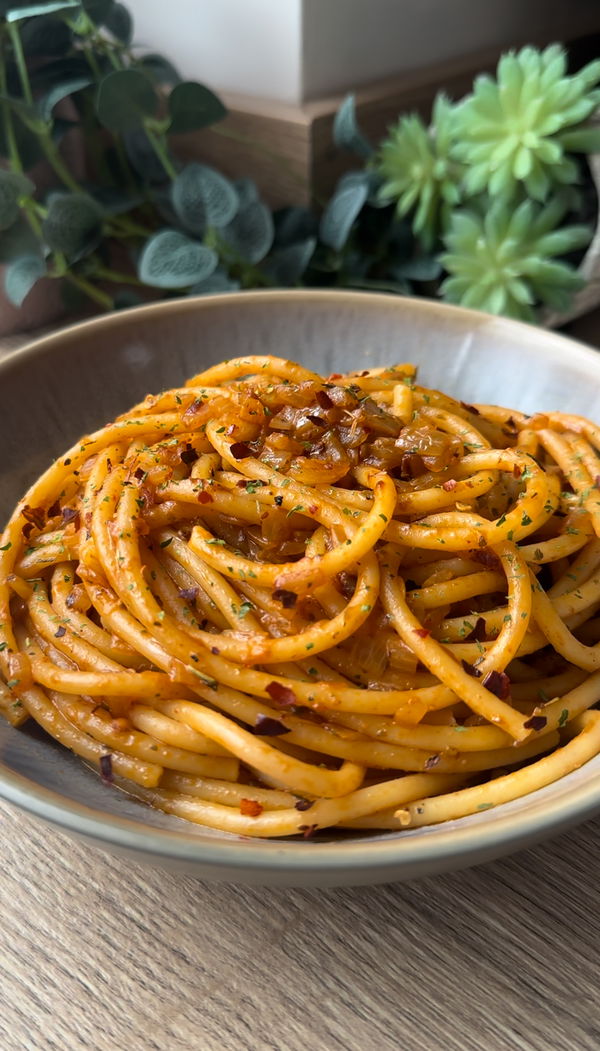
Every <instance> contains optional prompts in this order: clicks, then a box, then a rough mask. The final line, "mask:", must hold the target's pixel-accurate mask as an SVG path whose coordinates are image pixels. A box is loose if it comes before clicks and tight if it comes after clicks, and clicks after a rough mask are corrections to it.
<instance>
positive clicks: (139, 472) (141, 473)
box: [133, 467, 146, 482]
mask: <svg viewBox="0 0 600 1051" xmlns="http://www.w3.org/2000/svg"><path fill="white" fill-rule="evenodd" d="M133 477H134V478H137V480H138V482H142V481H143V480H144V478H145V477H146V472H145V470H144V468H143V467H137V468H136V469H135V471H134V472H133Z"/></svg>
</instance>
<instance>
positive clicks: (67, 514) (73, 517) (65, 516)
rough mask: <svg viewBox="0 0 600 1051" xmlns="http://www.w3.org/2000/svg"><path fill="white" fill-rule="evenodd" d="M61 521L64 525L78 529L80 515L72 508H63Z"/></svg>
mask: <svg viewBox="0 0 600 1051" xmlns="http://www.w3.org/2000/svg"><path fill="white" fill-rule="evenodd" d="M62 520H63V523H64V524H65V525H72V526H73V529H79V525H80V515H79V511H77V510H76V508H74V507H63V509H62Z"/></svg>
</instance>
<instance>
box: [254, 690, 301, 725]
mask: <svg viewBox="0 0 600 1051" xmlns="http://www.w3.org/2000/svg"><path fill="white" fill-rule="evenodd" d="M266 690H267V693H268V694H269V697H270V698H271V700H273V701H275V704H277V705H278V706H279V707H280V708H292V707H293V705H295V704H297V700H296V694H295V693H294V691H293V690H292V689H290V687H289V686H284V685H283V683H281V682H270V683H269V685H268V686H267V687H266ZM258 718H259V719H261V718H263V717H262V716H260V715H259V717H258ZM271 721H272V720H271ZM281 725H283V724H281ZM282 732H283V733H288V732H289V731H288V729H287V727H286V728H284V730H283V731H282Z"/></svg>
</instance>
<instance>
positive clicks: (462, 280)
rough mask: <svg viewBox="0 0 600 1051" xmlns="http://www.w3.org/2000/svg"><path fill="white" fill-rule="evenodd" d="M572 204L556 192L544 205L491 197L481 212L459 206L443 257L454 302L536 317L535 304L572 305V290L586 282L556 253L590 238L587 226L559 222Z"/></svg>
mask: <svg viewBox="0 0 600 1051" xmlns="http://www.w3.org/2000/svg"><path fill="white" fill-rule="evenodd" d="M566 211H567V205H566V203H565V201H564V200H561V199H560V197H556V198H554V199H553V200H551V201H550V202H549V203H548V204H546V205H544V206H541V207H540V206H539V205H536V204H535V203H534V202H532V201H523V202H522V203H521V204H520V205H519V207H518V208H516V209H513V208H512V207H509V206H507V205H505V204H504V203H503V202H502V201H496V202H494V203H491V202H489V201H486V202H485V203H484V204H483V206H482V207H481V211H480V213H479V214H477V213H475V212H474V211H464V212H461V211H458V212H456V213H455V214H454V215H453V217H452V220H451V223H450V228H449V230H448V233H447V235H446V244H447V246H448V251H447V252H445V253H444V254H443V255H442V256H441V260H440V261H441V263H442V265H443V266H444V268H445V269H446V271H447V273H448V274H449V276H448V277H447V278H446V280H445V281H444V283H443V285H442V291H443V293H444V296H445V298H446V299H447V300H448V301H449V302H451V303H462V304H463V305H464V306H468V307H476V308H477V309H478V310H487V311H488V312H489V313H491V314H508V315H510V317H517V318H522V319H523V320H524V321H534V320H535V313H534V309H533V307H534V305H535V304H536V303H543V304H544V305H546V306H549V307H552V308H553V309H555V310H566V309H568V306H569V303H570V300H571V295H572V293H573V292H576V291H578V290H579V289H580V288H582V287H583V284H584V282H583V280H582V279H581V278H580V277H579V275H578V274H576V273H575V271H574V270H573V268H572V267H570V266H568V265H567V264H566V263H564V262H559V261H557V260H556V259H555V257H556V256H564V255H568V254H569V253H570V252H572V251H574V250H576V249H578V248H582V247H583V246H585V245H586V244H587V243H588V242H589V239H590V231H589V229H588V228H587V227H585V226H563V227H562V228H560V229H558V228H557V227H558V225H559V223H560V222H561V220H562V219H563V217H564V215H565V213H566Z"/></svg>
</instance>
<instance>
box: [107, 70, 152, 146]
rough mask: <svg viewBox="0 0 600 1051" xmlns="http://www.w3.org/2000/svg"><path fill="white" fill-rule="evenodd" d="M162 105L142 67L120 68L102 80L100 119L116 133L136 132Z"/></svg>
mask: <svg viewBox="0 0 600 1051" xmlns="http://www.w3.org/2000/svg"><path fill="white" fill-rule="evenodd" d="M157 107H158V98H157V95H156V92H155V90H154V85H153V84H152V81H151V80H150V78H149V77H147V76H146V74H145V73H142V72H141V71H140V70H139V69H117V70H115V71H114V73H109V74H108V75H107V76H106V77H104V79H103V80H102V81H101V82H100V87H99V88H98V97H97V99H96V113H97V115H98V120H99V121H100V123H101V124H103V125H104V127H105V128H108V130H109V131H112V132H115V133H116V134H123V133H124V132H128V131H134V130H135V129H136V128H140V127H142V125H143V122H144V118H145V117H153V116H154V114H155V113H156V110H157Z"/></svg>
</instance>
